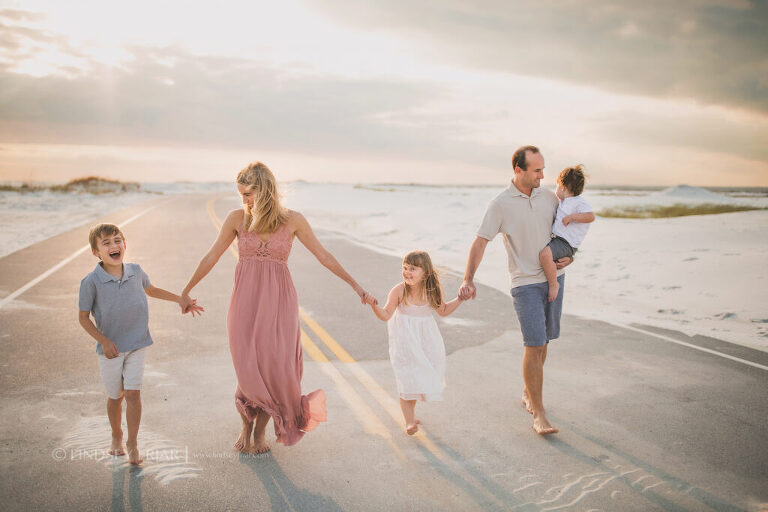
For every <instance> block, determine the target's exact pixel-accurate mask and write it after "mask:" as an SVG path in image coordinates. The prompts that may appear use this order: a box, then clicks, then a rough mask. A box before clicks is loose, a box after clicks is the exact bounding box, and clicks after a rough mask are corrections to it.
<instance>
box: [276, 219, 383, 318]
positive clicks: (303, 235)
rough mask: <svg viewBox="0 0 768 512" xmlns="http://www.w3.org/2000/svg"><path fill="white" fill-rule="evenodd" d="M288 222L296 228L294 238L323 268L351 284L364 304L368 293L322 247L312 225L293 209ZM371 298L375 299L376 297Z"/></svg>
mask: <svg viewBox="0 0 768 512" xmlns="http://www.w3.org/2000/svg"><path fill="white" fill-rule="evenodd" d="M290 222H291V223H292V224H293V225H294V227H295V228H296V229H295V231H294V233H295V234H296V238H298V239H299V241H300V242H301V243H302V244H304V247H306V248H307V249H308V250H309V252H311V253H312V255H313V256H314V257H315V258H317V261H319V262H320V263H321V264H322V265H323V266H324V267H325V268H327V269H328V270H330V271H331V272H333V273H334V274H336V275H337V276H338V277H339V278H340V279H342V280H343V281H344V282H346V283H347V284H348V285H349V286H351V287H352V289H353V290H355V293H357V294H358V295H359V296H360V302H362V303H363V304H365V303H366V300H367V298H368V297H369V295H368V293H367V292H366V291H365V290H363V288H362V286H360V285H359V284H357V281H355V280H354V278H353V277H352V276H351V275H349V272H347V271H346V270H344V267H342V266H341V263H339V262H338V261H336V258H334V257H333V254H331V253H330V252H328V251H327V250H326V248H325V247H323V245H322V244H321V243H320V240H318V239H317V237H316V236H315V233H314V232H313V231H312V227H311V226H310V225H309V222H307V219H305V218H304V216H303V215H302V214H300V213H299V212H296V211H294V212H293V213H292V214H291V220H290ZM373 300H374V301H376V299H373Z"/></svg>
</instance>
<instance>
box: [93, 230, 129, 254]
mask: <svg viewBox="0 0 768 512" xmlns="http://www.w3.org/2000/svg"><path fill="white" fill-rule="evenodd" d="M115 235H120V236H121V237H122V238H123V241H125V235H124V234H123V232H122V231H120V228H119V227H117V226H115V225H114V224H98V225H96V226H93V227H92V228H91V232H90V233H88V242H89V243H90V244H91V249H93V250H94V251H98V250H99V239H100V238H104V237H108V236H115Z"/></svg>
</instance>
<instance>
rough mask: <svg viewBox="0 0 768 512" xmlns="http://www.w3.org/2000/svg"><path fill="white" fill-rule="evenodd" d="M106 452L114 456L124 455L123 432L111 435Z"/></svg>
mask: <svg viewBox="0 0 768 512" xmlns="http://www.w3.org/2000/svg"><path fill="white" fill-rule="evenodd" d="M107 453H109V454H110V455H114V456H116V457H119V456H121V455H125V448H123V434H120V435H118V436H112V446H110V447H109V452H107Z"/></svg>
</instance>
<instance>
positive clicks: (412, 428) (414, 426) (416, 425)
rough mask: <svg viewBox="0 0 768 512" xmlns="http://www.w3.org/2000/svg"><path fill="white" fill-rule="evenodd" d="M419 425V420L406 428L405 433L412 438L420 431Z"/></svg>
mask: <svg viewBox="0 0 768 512" xmlns="http://www.w3.org/2000/svg"><path fill="white" fill-rule="evenodd" d="M419 423H421V422H420V421H419V420H416V421H414V422H413V423H411V424H410V425H406V426H405V433H406V434H408V435H409V436H412V435H413V434H415V433H416V432H418V431H419Z"/></svg>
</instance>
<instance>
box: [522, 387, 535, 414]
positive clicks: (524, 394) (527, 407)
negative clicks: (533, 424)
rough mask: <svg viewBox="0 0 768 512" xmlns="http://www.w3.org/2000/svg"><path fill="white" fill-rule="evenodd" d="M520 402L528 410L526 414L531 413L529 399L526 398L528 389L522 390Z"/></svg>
mask: <svg viewBox="0 0 768 512" xmlns="http://www.w3.org/2000/svg"><path fill="white" fill-rule="evenodd" d="M520 403H521V404H522V405H523V407H525V410H526V411H528V414H533V408H532V407H531V399H530V398H528V391H526V390H523V397H522V398H521V399H520Z"/></svg>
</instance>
